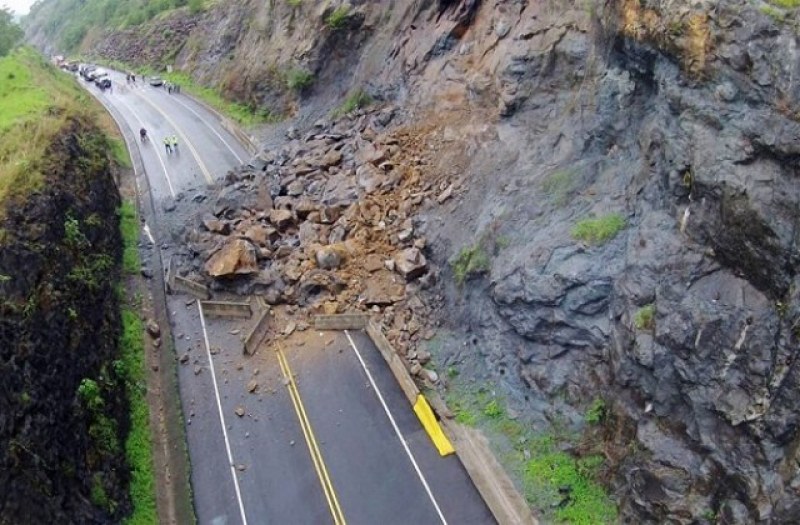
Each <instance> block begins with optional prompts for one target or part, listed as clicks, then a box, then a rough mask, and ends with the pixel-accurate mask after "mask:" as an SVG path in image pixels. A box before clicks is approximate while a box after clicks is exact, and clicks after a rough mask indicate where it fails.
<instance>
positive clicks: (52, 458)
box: [0, 120, 130, 524]
mask: <svg viewBox="0 0 800 525" xmlns="http://www.w3.org/2000/svg"><path fill="white" fill-rule="evenodd" d="M105 148H106V142H105V138H104V135H103V134H102V133H101V132H99V131H98V130H97V129H95V128H94V127H93V126H91V125H89V124H86V123H85V122H81V121H77V120H74V121H70V122H69V123H68V125H67V126H66V127H65V128H64V129H63V130H62V133H60V134H59V135H58V136H57V139H56V141H55V142H54V143H53V144H52V145H51V146H50V148H49V149H48V151H47V155H46V157H45V158H44V159H43V160H42V166H41V167H42V169H43V172H44V173H45V174H46V177H45V179H46V182H45V185H44V187H43V189H42V190H41V191H39V192H37V193H34V194H32V195H30V196H28V197H25V198H21V199H18V200H15V201H13V202H7V203H5V210H4V212H3V213H4V215H5V217H4V219H3V220H2V221H0V232H2V236H0V276H1V277H2V278H1V279H0V377H2V381H0V486H1V487H3V490H2V495H0V523H4V524H5V523H8V524H19V523H29V524H38V523H41V524H50V523H76V524H77V523H81V524H86V523H109V522H112V521H119V519H120V518H121V516H123V515H125V514H126V513H127V511H128V510H129V509H130V504H129V500H128V495H127V483H128V470H127V467H126V465H125V460H124V448H123V443H124V441H123V439H124V436H125V434H126V432H127V425H128V421H127V402H126V400H125V398H124V388H115V387H114V386H113V385H114V384H115V381H117V380H119V379H120V378H119V376H118V374H117V372H118V370H116V369H115V367H114V366H112V361H113V360H114V359H115V357H116V355H117V352H116V349H117V343H118V341H117V339H118V336H119V329H120V322H119V317H118V315H119V314H118V308H117V298H116V295H115V283H116V282H117V275H118V274H117V272H116V270H115V269H116V268H118V265H119V260H120V258H121V252H120V246H121V240H120V236H119V227H118V218H117V215H116V212H117V208H118V206H119V194H118V193H117V189H116V186H115V184H114V180H113V177H112V175H111V171H110V165H109V161H108V156H107V153H106V150H105ZM84 379H91V380H93V381H95V383H96V384H97V385H99V388H100V393H101V396H102V399H101V400H99V401H98V398H97V397H96V396H94V395H93V393H92V392H91V388H89V389H87V390H86V391H85V392H84V394H83V395H81V394H80V393H79V390H80V389H81V383H82V381H83V380H84ZM98 414H102V417H98Z"/></svg>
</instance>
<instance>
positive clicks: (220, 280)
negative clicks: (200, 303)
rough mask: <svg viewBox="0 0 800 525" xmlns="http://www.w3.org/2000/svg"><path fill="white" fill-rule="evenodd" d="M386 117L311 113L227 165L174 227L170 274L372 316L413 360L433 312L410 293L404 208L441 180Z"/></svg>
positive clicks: (408, 211)
mask: <svg viewBox="0 0 800 525" xmlns="http://www.w3.org/2000/svg"><path fill="white" fill-rule="evenodd" d="M394 114H395V109H394V108H391V107H390V108H386V109H383V110H377V111H373V112H363V111H362V112H358V113H357V114H354V115H351V116H348V117H344V118H342V119H339V120H338V121H335V122H329V121H327V120H322V121H319V122H317V123H316V124H315V125H314V127H313V128H312V129H311V130H310V131H309V132H308V133H306V134H305V135H303V136H302V137H298V136H295V135H296V132H295V131H294V130H292V131H290V132H289V134H288V136H289V137H290V138H289V140H288V141H287V142H286V144H285V145H284V146H283V147H281V148H280V149H277V150H273V151H266V152H263V153H262V154H260V155H258V156H256V157H255V158H253V159H251V161H250V162H249V163H248V164H247V165H245V166H242V167H240V168H237V169H235V170H233V171H231V172H230V173H228V175H227V176H226V178H225V182H224V185H223V186H222V187H220V188H216V189H215V191H214V195H213V196H212V197H210V198H208V199H207V203H208V207H207V209H204V210H202V211H200V212H198V213H197V214H196V216H195V219H194V220H193V221H192V222H191V226H190V227H187V228H185V229H184V228H182V227H179V228H178V230H177V231H176V232H175V233H174V235H175V236H177V237H178V238H179V240H180V243H181V244H183V245H184V246H186V248H187V249H185V250H184V252H183V253H182V254H179V256H178V258H177V259H176V262H177V264H176V266H177V271H178V273H179V274H182V275H185V276H187V277H190V278H193V279H197V280H202V281H204V282H206V283H207V284H209V286H210V287H211V288H212V289H215V290H218V291H227V292H233V293H237V294H258V295H261V296H263V297H264V298H265V300H266V302H267V303H268V304H270V305H273V306H276V307H278V308H280V307H282V306H297V307H299V308H300V309H299V310H297V311H295V317H297V316H300V317H302V316H303V315H309V314H311V313H314V312H318V313H321V312H325V313H342V312H350V311H366V312H372V313H380V314H382V316H383V319H384V322H386V323H387V328H389V338H390V340H391V341H392V342H393V343H394V344H395V345H396V346H397V347H398V348H399V349H401V350H402V351H403V352H404V353H406V352H407V354H408V357H409V361H410V363H411V364H414V363H417V362H418V361H419V360H418V358H417V356H416V353H415V349H416V345H417V342H418V341H420V340H421V339H422V338H423V337H424V338H428V339H429V338H430V337H431V336H432V334H433V332H432V331H431V330H430V325H432V324H433V320H432V316H431V311H430V309H429V308H428V307H427V306H425V304H424V303H423V302H422V301H421V300H420V299H419V298H418V297H417V296H416V294H417V292H418V291H419V290H420V289H421V288H423V287H429V286H430V285H431V284H432V283H433V282H434V275H433V274H432V273H431V271H430V268H429V264H428V262H427V260H426V257H425V255H424V251H425V250H426V239H425V237H424V236H421V235H419V234H418V232H417V231H416V229H415V227H414V222H413V215H414V210H415V209H417V208H418V207H419V206H421V205H422V204H423V203H426V204H428V205H433V204H432V203H433V202H434V200H435V199H436V197H437V196H438V194H439V189H438V188H439V187H440V186H443V187H445V186H446V187H448V188H450V192H451V193H452V191H453V190H452V185H453V183H452V181H447V180H437V179H436V178H431V179H430V180H429V179H427V178H423V176H422V170H421V168H422V167H423V166H424V165H425V164H426V163H427V161H426V160H425V155H419V156H416V155H415V154H414V153H413V152H415V151H416V150H418V149H420V148H419V147H418V146H417V145H415V144H414V143H413V141H412V140H411V137H412V136H413V137H416V136H417V135H416V133H414V132H412V131H411V130H408V129H404V128H400V129H399V130H396V131H392V132H387V131H386V125H388V124H389V123H390V122H391V121H392V120H393V117H394ZM292 137H293V138H292ZM182 200H183V201H186V202H188V201H191V199H182ZM428 359H429V356H428ZM424 377H427V379H428V380H433V382H435V380H436V377H429V376H424Z"/></svg>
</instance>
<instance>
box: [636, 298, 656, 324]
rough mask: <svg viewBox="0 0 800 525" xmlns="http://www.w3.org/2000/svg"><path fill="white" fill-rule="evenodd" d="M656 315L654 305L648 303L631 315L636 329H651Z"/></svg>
mask: <svg viewBox="0 0 800 525" xmlns="http://www.w3.org/2000/svg"><path fill="white" fill-rule="evenodd" d="M655 315H656V306H655V305H654V304H648V305H647V306H643V307H641V308H639V310H638V311H637V312H636V314H635V315H634V316H633V324H634V326H636V329H637V330H652V329H653V326H654V321H655Z"/></svg>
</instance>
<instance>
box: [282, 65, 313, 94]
mask: <svg viewBox="0 0 800 525" xmlns="http://www.w3.org/2000/svg"><path fill="white" fill-rule="evenodd" d="M313 83H314V75H313V74H311V73H310V72H308V71H306V70H305V69H292V70H291V71H289V73H288V74H287V75H286V85H288V86H289V89H293V90H295V91H303V90H305V89H308V88H309V87H311V84H313Z"/></svg>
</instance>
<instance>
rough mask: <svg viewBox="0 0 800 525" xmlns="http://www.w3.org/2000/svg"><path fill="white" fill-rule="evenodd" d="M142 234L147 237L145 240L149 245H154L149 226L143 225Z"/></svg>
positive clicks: (154, 241)
mask: <svg viewBox="0 0 800 525" xmlns="http://www.w3.org/2000/svg"><path fill="white" fill-rule="evenodd" d="M144 233H145V235H147V238H148V239H150V244H153V245H155V243H156V240H155V239H153V234H152V233H150V226H148V225H147V223H144Z"/></svg>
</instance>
